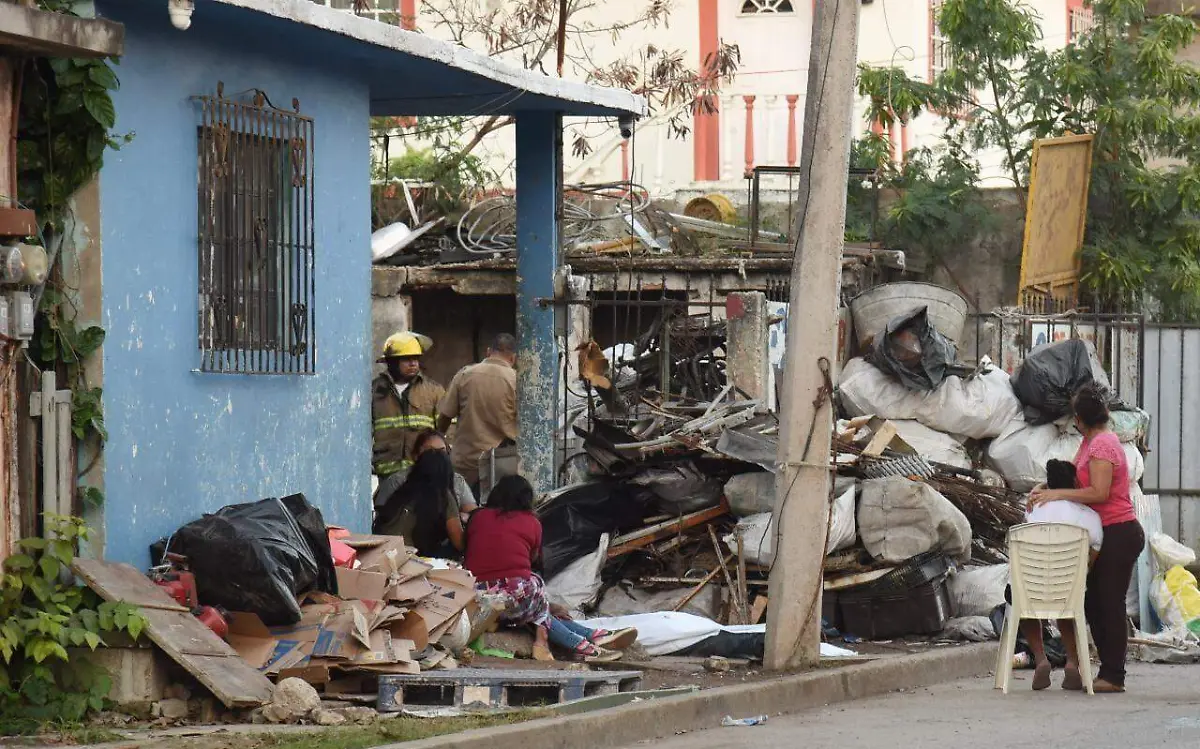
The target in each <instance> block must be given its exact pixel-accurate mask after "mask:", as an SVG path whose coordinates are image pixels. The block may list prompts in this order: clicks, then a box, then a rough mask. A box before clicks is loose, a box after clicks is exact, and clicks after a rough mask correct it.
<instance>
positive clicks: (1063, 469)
mask: <svg viewBox="0 0 1200 749" xmlns="http://www.w3.org/2000/svg"><path fill="white" fill-rule="evenodd" d="M1046 488H1047V489H1074V488H1075V464H1074V463H1070V462H1068V461H1065V460H1047V461H1046Z"/></svg>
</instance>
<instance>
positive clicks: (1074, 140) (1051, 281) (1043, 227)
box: [1017, 135, 1092, 308]
mask: <svg viewBox="0 0 1200 749" xmlns="http://www.w3.org/2000/svg"><path fill="white" fill-rule="evenodd" d="M1091 174H1092V136H1091V135H1068V136H1065V137H1062V138H1045V139H1041V140H1037V141H1034V144H1033V163H1032V164H1031V165H1030V168H1029V197H1028V198H1027V200H1026V204H1025V243H1024V245H1023V246H1022V248H1021V285H1020V294H1019V297H1018V299H1017V304H1018V305H1020V306H1022V307H1025V306H1029V304H1030V302H1031V301H1033V300H1035V299H1036V300H1039V301H1040V304H1042V305H1045V303H1046V302H1053V306H1055V307H1060V308H1061V307H1070V306H1073V305H1074V304H1075V302H1076V299H1077V297H1078V292H1079V263H1080V258H1079V251H1080V249H1081V248H1082V247H1083V230H1084V224H1085V222H1086V221H1087V201H1088V184H1089V182H1090V180H1091Z"/></svg>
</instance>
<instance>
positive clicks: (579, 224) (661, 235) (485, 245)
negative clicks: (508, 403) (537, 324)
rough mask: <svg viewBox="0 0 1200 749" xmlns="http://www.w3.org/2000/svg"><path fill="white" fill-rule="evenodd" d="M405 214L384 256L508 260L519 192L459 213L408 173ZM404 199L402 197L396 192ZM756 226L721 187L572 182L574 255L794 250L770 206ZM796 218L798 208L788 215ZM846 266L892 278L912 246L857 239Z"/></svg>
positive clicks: (564, 233)
mask: <svg viewBox="0 0 1200 749" xmlns="http://www.w3.org/2000/svg"><path fill="white" fill-rule="evenodd" d="M397 187H398V189H399V190H401V191H403V194H404V200H403V204H402V205H401V206H400V211H399V215H398V216H397V217H399V216H400V215H402V216H403V218H404V220H400V221H394V222H392V223H388V224H387V225H386V226H381V227H380V228H379V229H378V230H377V231H376V232H375V233H374V234H373V235H372V238H371V244H372V256H373V259H374V262H375V263H378V264H384V265H416V264H431V263H452V262H468V261H477V260H484V259H499V258H505V257H509V256H511V255H512V253H513V252H514V250H515V249H516V246H517V232H516V214H517V212H516V198H515V197H514V196H513V195H511V194H504V195H493V196H490V197H484V198H482V199H480V200H478V201H476V202H474V203H472V204H470V205H469V206H466V208H465V210H463V211H461V212H460V213H458V214H456V215H434V213H435V212H436V210H435V209H433V208H431V207H428V206H426V205H425V203H424V202H423V201H422V200H421V197H422V196H423V195H425V193H426V192H428V190H429V189H430V187H429V186H428V185H418V184H417V183H414V182H411V181H407V180H400V181H398V182H397ZM396 200H397V202H399V198H396ZM750 212H751V217H752V219H753V220H752V221H751V225H750V226H746V225H744V224H741V223H739V222H738V219H737V214H736V211H735V209H734V208H733V205H732V203H730V202H729V201H728V200H727V199H725V198H724V197H723V196H721V195H708V196H703V197H701V198H697V199H695V200H693V201H691V202H690V203H688V205H687V206H685V207H683V208H682V210H680V209H679V208H678V206H677V205H674V204H672V203H671V202H670V201H659V200H654V199H652V198H651V196H650V193H649V191H648V190H647V189H646V188H645V187H643V186H642V185H639V184H637V183H634V182H606V183H599V184H572V185H567V186H565V187H564V189H563V212H562V224H561V227H560V237H561V242H562V247H563V250H564V252H565V253H566V255H567V256H568V257H583V256H605V255H616V256H619V255H626V256H630V255H674V256H680V257H694V256H700V255H714V254H723V253H731V252H732V253H735V254H738V255H742V256H745V255H762V256H772V255H773V256H776V257H780V256H786V255H789V254H791V251H792V244H791V242H790V241H789V238H788V236H787V234H786V233H781V232H778V231H771V230H769V229H766V228H763V227H761V226H760V224H761V223H762V222H761V220H760V219H759V213H760V210H759V209H758V206H757V204H755V205H754V206H752V207H751V211H750ZM781 221H784V222H785V223H786V224H787V225H790V224H791V221H792V217H791V216H790V213H789V215H788V216H787V217H786V218H781ZM843 266H844V267H845V269H846V270H847V271H848V272H852V273H854V274H856V275H859V274H869V275H871V276H872V277H873V278H875V279H876V280H882V279H883V278H884V277H885V276H887V275H890V274H891V273H893V272H897V271H903V270H904V268H905V256H904V253H903V252H901V251H898V250H887V249H883V248H881V247H879V246H876V245H873V244H861V245H856V246H848V247H847V249H846V252H845V253H844V256H843Z"/></svg>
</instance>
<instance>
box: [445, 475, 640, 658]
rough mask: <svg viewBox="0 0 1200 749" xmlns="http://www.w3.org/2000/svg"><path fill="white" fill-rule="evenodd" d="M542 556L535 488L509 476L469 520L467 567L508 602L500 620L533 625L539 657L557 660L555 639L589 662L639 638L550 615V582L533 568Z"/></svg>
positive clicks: (485, 589) (480, 586)
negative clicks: (553, 650)
mask: <svg viewBox="0 0 1200 749" xmlns="http://www.w3.org/2000/svg"><path fill="white" fill-rule="evenodd" d="M541 556H542V524H541V522H540V521H539V520H538V519H537V516H536V515H534V514H533V487H532V486H530V485H529V482H528V481H526V480H525V479H524V478H523V477H522V476H505V477H504V478H502V479H500V480H499V481H498V482H496V486H495V487H494V488H493V489H492V491H491V493H490V494H489V495H488V503H487V507H483V508H481V509H479V510H476V511H475V512H474V513H473V514H472V515H471V521H470V522H469V523H468V524H467V555H466V559H465V560H464V562H463V566H464V567H466V568H467V569H468V570H470V571H471V573H472V574H474V575H475V580H476V583H475V586H476V589H477V590H478V591H479V592H480V593H482V594H484V595H486V596H489V597H492V598H496V599H499V600H501V601H503V604H504V607H505V608H504V612H503V613H502V614H501V615H500V621H501V623H503V624H506V625H509V626H526V625H531V626H532V627H533V634H534V644H533V657H534V658H536V659H537V660H540V661H552V660H554V656H553V655H551V653H550V643H553V644H554V645H557V646H558V647H560V648H563V649H565V650H567V651H569V652H570V653H571V654H572V655H573V656H575V657H576V658H579V659H582V660H584V661H592V662H604V661H614V660H618V659H620V658H621V652H620V649H621V648H625V647H628V646H629V645H631V644H633V642H634V641H635V640H637V630H636V629H622V630H618V631H616V632H609V631H608V630H604V629H591V628H590V627H585V626H583V625H582V624H578V623H576V622H573V621H570V620H569V619H560V618H559V617H557V616H554V615H553V614H551V613H550V604H549V601H548V600H547V598H546V591H545V584H544V583H543V582H542V578H541V577H540V576H539V575H538V574H537V573H535V572H534V571H533V570H534V567H535V566H540V564H541Z"/></svg>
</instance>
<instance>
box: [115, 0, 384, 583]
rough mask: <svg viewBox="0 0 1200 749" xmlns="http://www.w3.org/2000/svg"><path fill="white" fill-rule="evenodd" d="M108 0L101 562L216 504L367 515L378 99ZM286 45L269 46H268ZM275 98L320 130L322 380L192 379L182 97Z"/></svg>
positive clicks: (187, 155)
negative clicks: (111, 136)
mask: <svg viewBox="0 0 1200 749" xmlns="http://www.w3.org/2000/svg"><path fill="white" fill-rule="evenodd" d="M153 9H154V10H155V11H161V12H150V11H151V6H149V5H146V4H145V3H135V4H133V5H132V9H131V8H130V6H126V5H124V4H108V5H106V4H105V3H104V2H100V3H98V10H99V14H100V15H102V16H104V17H107V18H111V19H113V20H117V21H121V22H123V23H125V24H126V37H125V39H126V41H125V50H126V53H125V56H124V57H123V58H122V60H121V64H120V65H119V66H118V67H117V68H116V72H117V74H118V76H119V77H120V79H121V89H120V91H119V92H117V93H116V95H115V97H114V101H115V105H116V110H117V127H116V131H117V132H118V133H127V132H132V133H134V139H133V142H132V143H130V144H129V145H127V146H125V147H124V148H122V149H121V150H120V151H119V152H115V153H113V152H110V153H109V154H108V156H107V159H106V163H105V166H104V169H103V171H102V172H101V180H100V190H101V238H102V252H103V274H104V277H103V305H104V315H103V324H104V326H105V328H106V329H107V331H108V337H107V340H106V343H105V346H104V391H105V397H104V406H105V413H106V417H105V418H106V422H107V426H108V431H109V441H108V444H107V447H106V449H105V466H106V467H105V475H104V483H105V491H106V494H107V499H106V509H105V526H106V527H105V535H106V539H107V540H106V549H105V556H106V558H108V559H110V560H117V561H127V562H131V563H133V564H135V565H138V566H145V565H146V564H147V563H148V562H149V552H148V551H147V546H148V545H149V544H150V543H151V542H152V541H154V540H155V539H157V538H160V537H162V536H163V535H166V534H169V533H170V532H172V531H173V530H175V529H176V528H177V527H179V526H180V525H181V524H183V523H186V522H188V521H190V520H192V519H194V518H197V517H199V516H200V515H201V514H202V513H204V512H210V511H213V510H216V509H218V508H220V507H222V506H224V505H227V504H233V503H238V502H247V501H252V500H257V499H261V498H263V497H268V496H284V495H286V494H289V493H293V492H303V493H304V494H305V495H307V496H308V497H309V499H310V501H312V502H313V503H314V504H316V505H318V506H319V507H321V509H322V510H323V512H324V514H325V518H326V520H327V521H328V522H331V523H338V524H343V525H348V526H350V527H352V528H354V529H356V530H365V529H366V526H367V525H368V524H369V521H370V496H369V495H370V445H371V442H370V427H369V409H370V390H369V386H370V382H369V377H370V352H369V346H370V265H369V263H370V260H369V258H370V252H369V250H368V248H369V246H370V195H369V189H370V185H369V179H370V174H369V171H370V148H369V143H368V110H369V102H368V91H367V89H366V86H365V85H363V84H361V83H360V82H359V79H358V78H356V77H355V76H354V75H353V74H352V73H350V72H348V71H342V72H339V71H336V70H330V69H329V67H328V65H327V61H326V60H323V59H322V57H321V54H320V51H319V50H312V49H308V50H305V49H293V50H291V51H289V52H288V53H287V54H283V55H281V54H279V53H278V52H275V53H272V54H267V53H264V52H262V51H256V50H261V46H257V45H254V44H247V43H246V40H244V39H242V40H237V39H236V38H235V39H232V40H231V39H229V37H230V36H231V34H230V30H229V29H227V28H226V29H222V28H218V27H216V26H215V25H206V24H205V23H203V20H202V19H201V18H200V15H201V14H197V19H196V23H195V24H194V25H193V27H192V28H191V29H190V30H188V31H186V32H180V31H177V30H175V29H173V28H171V26H170V25H169V24H168V22H167V14H166V4H165V2H164V3H162V6H161V7H159V6H158V5H154V6H153ZM281 41H285V40H279V39H273V40H271V42H272V43H279V42H281ZM218 80H221V81H224V83H225V92H226V94H227V95H230V94H232V93H234V92H239V91H244V90H247V89H250V88H259V89H262V90H265V91H266V92H267V94H268V95H269V96H270V97H271V99H272V101H274V102H275V103H276V104H278V105H281V106H283V105H286V104H289V103H290V102H291V100H292V98H293V97H296V98H299V100H300V107H301V111H302V112H303V113H304V114H307V115H309V116H311V117H313V118H314V120H315V128H316V130H315V132H316V136H315V143H314V156H313V160H314V165H315V169H316V178H315V189H316V193H315V201H316V205H315V221H314V224H315V229H316V245H317V247H316V304H317V310H316V333H317V341H316V345H317V371H318V374H317V375H316V376H312V377H300V376H247V375H214V374H200V373H198V372H196V371H195V369H196V367H197V364H198V362H199V354H198V351H197V343H196V341H197V332H196V319H197V268H196V266H197V262H196V241H197V240H196V236H197V229H196V200H197V197H196V179H197V165H196V152H197V146H196V137H197V136H196V127H197V125H198V124H199V120H198V116H199V115H198V111H199V110H198V108H197V104H196V103H194V102H192V101H190V99H189V97H191V96H193V95H197V94H211V93H213V92H215V90H216V85H217V81H218Z"/></svg>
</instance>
